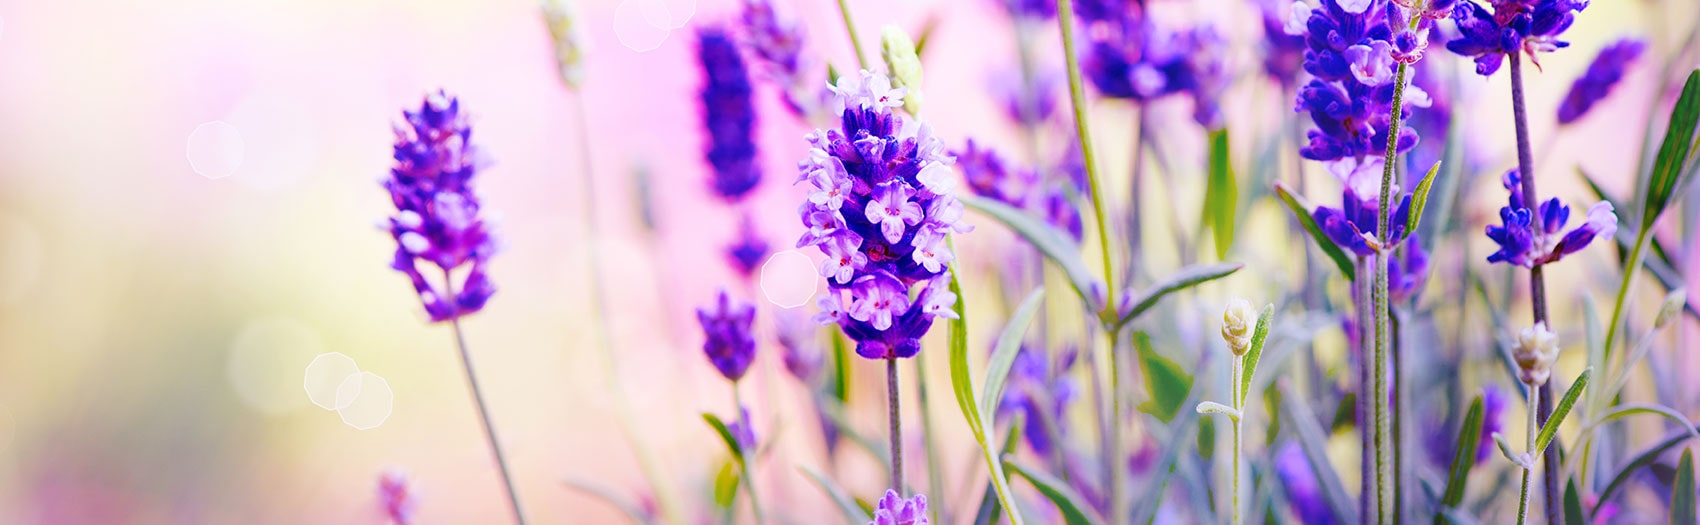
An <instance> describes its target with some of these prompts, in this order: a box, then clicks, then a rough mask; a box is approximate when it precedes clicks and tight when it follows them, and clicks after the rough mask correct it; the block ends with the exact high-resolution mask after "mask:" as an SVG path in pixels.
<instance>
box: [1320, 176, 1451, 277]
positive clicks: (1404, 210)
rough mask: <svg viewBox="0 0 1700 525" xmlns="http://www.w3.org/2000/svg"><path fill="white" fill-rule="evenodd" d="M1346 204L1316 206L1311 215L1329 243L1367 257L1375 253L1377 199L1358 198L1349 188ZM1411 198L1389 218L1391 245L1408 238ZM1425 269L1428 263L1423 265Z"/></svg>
mask: <svg viewBox="0 0 1700 525" xmlns="http://www.w3.org/2000/svg"><path fill="white" fill-rule="evenodd" d="M1340 200H1341V202H1342V203H1343V204H1344V206H1342V207H1341V208H1331V207H1328V206H1317V207H1316V210H1315V211H1313V212H1312V213H1311V215H1312V217H1313V218H1315V219H1316V224H1317V226H1318V227H1321V228H1322V231H1323V233H1326V234H1328V240H1330V241H1333V242H1334V244H1335V245H1336V246H1339V247H1340V248H1341V249H1342V250H1345V251H1347V252H1350V253H1351V254H1353V255H1356V256H1358V257H1367V256H1370V255H1373V254H1374V253H1375V244H1377V243H1379V241H1377V240H1376V239H1375V230H1376V212H1377V210H1378V206H1379V205H1378V204H1377V202H1376V198H1375V197H1373V196H1371V197H1359V196H1358V194H1357V193H1356V192H1353V191H1352V189H1351V188H1350V187H1348V188H1346V190H1345V194H1344V195H1342V196H1341V197H1340ZM1410 205H1411V196H1410V195H1405V196H1404V198H1402V199H1400V201H1399V205H1398V206H1396V207H1394V208H1393V213H1392V214H1391V215H1389V216H1388V234H1389V241H1390V242H1389V243H1388V244H1395V243H1398V242H1399V241H1400V240H1401V239H1403V238H1404V236H1405V221H1406V220H1407V218H1408V217H1409V216H1410ZM1424 266H1426V264H1425V265H1424Z"/></svg>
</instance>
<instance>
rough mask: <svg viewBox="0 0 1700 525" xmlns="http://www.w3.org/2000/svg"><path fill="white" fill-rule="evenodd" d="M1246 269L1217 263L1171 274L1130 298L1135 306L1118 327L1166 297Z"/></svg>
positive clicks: (1240, 265)
mask: <svg viewBox="0 0 1700 525" xmlns="http://www.w3.org/2000/svg"><path fill="white" fill-rule="evenodd" d="M1244 267H1245V264H1243V263H1215V264H1195V265H1192V266H1188V267H1185V268H1181V269H1180V271H1177V272H1175V273H1172V274H1169V276H1168V277H1164V278H1163V280H1161V281H1158V282H1157V284H1153V285H1151V288H1150V289H1148V290H1145V291H1143V292H1140V293H1138V294H1136V295H1134V296H1133V297H1132V298H1130V300H1129V301H1128V302H1129V304H1132V305H1133V308H1131V309H1128V311H1127V315H1124V316H1122V318H1121V319H1120V320H1118V321H1116V326H1117V327H1121V326H1123V325H1126V324H1128V323H1130V322H1133V320H1134V319H1138V318H1139V316H1141V315H1144V314H1145V312H1146V311H1147V310H1150V309H1151V307H1153V306H1157V302H1158V301H1161V300H1162V299H1163V297H1164V296H1167V295H1169V294H1172V293H1175V292H1178V291H1181V290H1185V289H1187V288H1192V287H1194V286H1198V285H1200V284H1204V283H1207V282H1210V281H1214V280H1217V279H1221V278H1223V277H1227V276H1229V275H1233V274H1234V272H1237V271H1240V268H1244Z"/></svg>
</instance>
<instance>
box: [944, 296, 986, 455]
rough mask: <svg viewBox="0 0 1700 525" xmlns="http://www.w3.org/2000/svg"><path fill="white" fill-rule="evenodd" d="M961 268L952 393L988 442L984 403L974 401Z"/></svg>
mask: <svg viewBox="0 0 1700 525" xmlns="http://www.w3.org/2000/svg"><path fill="white" fill-rule="evenodd" d="M957 274H958V271H957V266H956V265H955V264H954V263H953V264H951V272H950V291H951V293H954V294H956V304H954V305H951V308H952V309H954V310H956V319H953V320H951V322H950V390H951V392H952V393H954V394H955V395H956V405H957V406H958V407H959V408H961V409H962V417H963V419H966V420H968V429H969V430H972V431H973V432H974V439H976V440H978V441H980V442H981V443H985V441H986V439H985V438H986V436H985V425H982V424H981V423H980V404H979V402H977V401H976V400H975V398H974V379H973V377H972V376H971V375H970V374H969V372H968V328H967V325H966V324H965V323H967V321H968V316H967V313H968V312H966V311H965V310H966V309H965V308H963V305H964V304H965V303H967V300H966V299H965V298H963V297H962V284H961V282H959V281H958V280H957Z"/></svg>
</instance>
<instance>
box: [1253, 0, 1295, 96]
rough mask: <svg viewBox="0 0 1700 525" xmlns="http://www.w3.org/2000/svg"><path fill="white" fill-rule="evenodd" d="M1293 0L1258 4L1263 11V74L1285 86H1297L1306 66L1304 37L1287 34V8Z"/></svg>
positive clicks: (1265, 1) (1268, 0)
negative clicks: (1301, 72)
mask: <svg viewBox="0 0 1700 525" xmlns="http://www.w3.org/2000/svg"><path fill="white" fill-rule="evenodd" d="M1291 5H1292V2H1287V1H1283V0H1264V1H1262V2H1260V3H1259V4H1258V7H1259V8H1260V9H1261V10H1262V12H1263V73H1264V74H1266V75H1269V78H1272V79H1274V80H1275V82H1277V83H1279V84H1280V85H1281V86H1282V87H1285V88H1287V89H1293V88H1295V87H1297V86H1298V83H1299V72H1300V71H1302V70H1303V67H1304V53H1305V38H1304V36H1303V35H1302V33H1301V34H1300V35H1292V34H1288V33H1287V30H1286V25H1287V19H1288V17H1289V16H1290V15H1291V11H1290V10H1289V9H1288V8H1289V7H1291Z"/></svg>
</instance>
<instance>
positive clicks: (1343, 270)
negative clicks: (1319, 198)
mask: <svg viewBox="0 0 1700 525" xmlns="http://www.w3.org/2000/svg"><path fill="white" fill-rule="evenodd" d="M1275 196H1277V197H1280V198H1281V202H1282V203H1283V204H1286V205H1287V210H1288V211H1291V212H1293V218H1294V219H1298V221H1299V226H1303V227H1304V229H1305V231H1306V232H1309V233H1310V238H1311V240H1313V241H1316V246H1317V247H1318V248H1322V253H1324V254H1326V255H1328V259H1329V260H1332V261H1334V266H1335V267H1336V268H1339V269H1340V275H1344V276H1346V280H1348V281H1352V280H1356V279H1357V270H1356V267H1355V266H1353V265H1352V259H1351V258H1350V257H1348V256H1346V252H1344V251H1341V250H1340V247H1339V246H1336V245H1334V241H1332V240H1329V239H1328V234H1326V233H1323V232H1322V227H1321V226H1318V225H1317V224H1316V218H1315V217H1312V216H1311V214H1310V213H1311V210H1314V209H1316V208H1315V207H1313V206H1311V205H1310V203H1309V202H1305V199H1304V197H1300V196H1298V195H1294V194H1293V192H1291V191H1288V190H1287V186H1286V185H1283V184H1281V183H1279V182H1277V183H1275Z"/></svg>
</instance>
